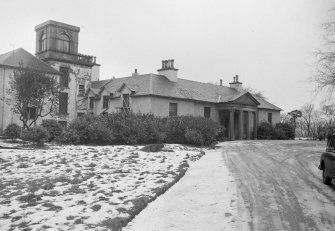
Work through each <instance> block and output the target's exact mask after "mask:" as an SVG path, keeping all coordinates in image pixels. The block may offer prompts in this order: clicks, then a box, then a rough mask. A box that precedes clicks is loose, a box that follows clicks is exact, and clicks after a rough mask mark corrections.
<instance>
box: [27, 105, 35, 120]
mask: <svg viewBox="0 0 335 231" xmlns="http://www.w3.org/2000/svg"><path fill="white" fill-rule="evenodd" d="M35 117H36V108H35V107H27V118H28V119H30V120H31V119H35Z"/></svg>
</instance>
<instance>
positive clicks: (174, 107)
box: [169, 103, 178, 116]
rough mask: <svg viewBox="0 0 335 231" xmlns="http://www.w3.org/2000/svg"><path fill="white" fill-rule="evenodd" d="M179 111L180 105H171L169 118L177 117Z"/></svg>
mask: <svg viewBox="0 0 335 231" xmlns="http://www.w3.org/2000/svg"><path fill="white" fill-rule="evenodd" d="M177 110H178V104H176V103H170V108H169V116H177V115H178V111H177Z"/></svg>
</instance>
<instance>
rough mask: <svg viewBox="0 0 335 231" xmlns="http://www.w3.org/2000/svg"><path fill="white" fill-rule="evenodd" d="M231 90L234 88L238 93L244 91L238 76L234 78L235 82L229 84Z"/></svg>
mask: <svg viewBox="0 0 335 231" xmlns="http://www.w3.org/2000/svg"><path fill="white" fill-rule="evenodd" d="M229 85H230V87H231V88H234V89H236V90H238V91H242V83H241V82H239V80H238V75H236V76H234V81H233V82H232V83H229Z"/></svg>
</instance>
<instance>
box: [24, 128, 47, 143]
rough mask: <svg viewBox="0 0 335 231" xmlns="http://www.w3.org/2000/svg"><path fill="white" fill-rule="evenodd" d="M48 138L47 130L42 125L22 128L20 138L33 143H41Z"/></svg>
mask: <svg viewBox="0 0 335 231" xmlns="http://www.w3.org/2000/svg"><path fill="white" fill-rule="evenodd" d="M48 138H49V132H48V131H47V130H46V129H45V128H44V127H42V126H36V127H32V128H29V129H27V130H23V131H22V133H21V139H23V140H28V141H32V142H33V143H34V144H37V145H43V144H44V141H47V140H48Z"/></svg>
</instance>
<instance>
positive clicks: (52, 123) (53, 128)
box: [41, 119, 63, 141]
mask: <svg viewBox="0 0 335 231" xmlns="http://www.w3.org/2000/svg"><path fill="white" fill-rule="evenodd" d="M41 126H42V127H44V128H45V129H46V130H47V131H48V132H49V141H52V140H54V139H55V138H56V137H58V136H59V135H60V134H61V133H62V131H63V128H62V126H61V125H60V124H59V123H58V122H57V121H56V120H52V119H46V120H43V121H42V124H41Z"/></svg>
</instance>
